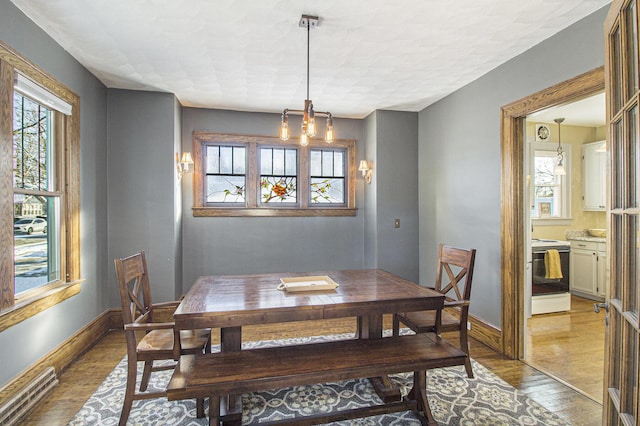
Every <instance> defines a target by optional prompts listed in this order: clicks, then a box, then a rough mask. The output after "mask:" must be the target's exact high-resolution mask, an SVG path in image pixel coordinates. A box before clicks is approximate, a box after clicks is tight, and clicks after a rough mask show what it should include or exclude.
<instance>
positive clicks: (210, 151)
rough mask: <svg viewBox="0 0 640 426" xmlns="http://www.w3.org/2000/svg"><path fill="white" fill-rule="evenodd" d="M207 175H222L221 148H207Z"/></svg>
mask: <svg viewBox="0 0 640 426" xmlns="http://www.w3.org/2000/svg"><path fill="white" fill-rule="evenodd" d="M205 173H216V174H218V173H220V147H219V146H208V147H207V169H206V170H205Z"/></svg>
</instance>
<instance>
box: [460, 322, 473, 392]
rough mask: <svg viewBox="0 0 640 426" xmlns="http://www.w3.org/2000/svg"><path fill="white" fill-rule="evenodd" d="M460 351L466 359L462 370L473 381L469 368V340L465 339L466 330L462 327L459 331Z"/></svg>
mask: <svg viewBox="0 0 640 426" xmlns="http://www.w3.org/2000/svg"><path fill="white" fill-rule="evenodd" d="M460 349H461V350H462V352H464V353H465V354H467V359H466V361H465V362H464V369H465V370H466V371H467V377H468V378H470V379H473V369H472V368H471V356H470V355H469V339H468V337H467V329H466V327H463V329H462V330H460Z"/></svg>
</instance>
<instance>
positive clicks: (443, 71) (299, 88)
mask: <svg viewBox="0 0 640 426" xmlns="http://www.w3.org/2000/svg"><path fill="white" fill-rule="evenodd" d="M11 1H12V2H13V3H14V4H15V5H16V6H17V7H19V8H20V9H21V10H22V11H23V12H24V13H25V14H26V15H27V16H29V17H30V18H31V19H32V20H33V21H34V22H35V23H36V24H37V25H39V26H40V27H41V28H42V29H44V31H46V32H47V33H48V34H49V35H50V36H51V37H53V38H54V39H55V40H56V41H57V42H58V43H59V44H60V45H62V46H63V47H64V48H65V49H66V50H67V51H68V52H69V53H70V54H71V55H73V56H74V57H75V58H76V59H77V60H78V61H79V62H80V63H82V64H83V65H84V66H85V67H87V68H88V69H89V70H90V71H91V72H92V73H93V74H95V75H96V76H97V77H98V78H99V79H100V80H101V81H102V82H103V83H104V84H105V85H106V86H107V87H111V88H124V89H137V90H154V91H166V92H171V93H174V94H175V95H176V96H177V98H178V99H179V101H180V102H181V103H182V104H183V105H184V106H194V107H207V108H220V109H232V110H241V111H262V112H281V111H282V110H283V109H284V108H293V109H301V108H302V107H303V101H304V99H305V95H306V30H305V29H301V28H300V27H298V21H299V19H300V16H301V15H302V14H310V15H317V16H319V17H320V23H319V25H318V27H317V28H316V29H313V30H311V54H310V56H311V57H310V63H311V75H310V98H311V99H313V101H314V106H315V108H316V110H319V111H327V110H328V111H331V112H332V113H333V115H335V116H339V117H353V118H362V117H365V116H366V115H368V114H369V113H371V112H372V111H374V110H376V109H391V110H404V111H420V110H421V109H423V108H425V107H426V106H428V105H430V104H432V103H433V102H435V101H437V100H439V99H441V98H443V97H445V96H446V95H448V94H449V93H451V92H453V91H455V90H456V89H458V88H460V87H462V86H464V85H465V84H467V83H470V82H471V81H473V80H475V79H477V78H478V77H480V76H482V75H483V74H485V73H487V72H488V71H490V70H492V69H493V68H495V67H497V66H498V65H500V64H502V63H504V62H506V61H507V60H509V59H510V58H512V57H514V56H516V55H518V54H520V53H522V52H524V51H525V50H527V49H529V48H530V47H532V46H534V45H536V44H538V43H539V42H541V41H542V40H544V39H546V38H548V37H550V36H551V35H553V34H555V33H557V32H558V31H560V30H562V29H564V28H566V27H567V26H569V25H570V24H572V23H574V22H576V21H578V20H580V19H581V18H583V17H585V16H587V15H589V14H590V13H592V12H594V11H595V10H597V9H599V8H600V7H602V6H604V5H606V4H608V3H609V2H610V0H529V1H524V0H455V1H446V0H402V1H390V0H367V1H364V0H361V1H355V0H351V1H347V0H322V1H318V0H224V1H222V0H135V1H131V0H11Z"/></svg>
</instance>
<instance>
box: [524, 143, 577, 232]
mask: <svg viewBox="0 0 640 426" xmlns="http://www.w3.org/2000/svg"><path fill="white" fill-rule="evenodd" d="M562 149H563V151H564V154H563V155H564V160H563V163H564V166H565V170H566V175H554V169H555V166H556V164H557V162H558V152H557V145H553V147H551V146H550V144H548V143H547V144H545V143H536V144H534V145H533V155H532V160H533V164H532V170H533V185H532V192H533V195H532V203H531V218H532V219H570V217H571V211H570V206H571V204H570V200H571V192H570V182H571V177H570V173H571V161H570V160H571V146H570V145H568V144H567V145H565V144H562Z"/></svg>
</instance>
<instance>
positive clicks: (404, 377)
mask: <svg viewBox="0 0 640 426" xmlns="http://www.w3.org/2000/svg"><path fill="white" fill-rule="evenodd" d="M347 338H353V335H350V334H343V335H332V336H319V337H309V338H296V339H286V340H271V341H260V342H249V343H246V344H243V348H246V349H249V348H257V347H267V346H277V345H285V344H306V343H314V342H321V341H327V340H332V339H347ZM216 350H219V347H216V346H214V347H213V352H215V351H216ZM472 363H473V372H474V374H475V376H476V377H475V378H474V379H469V378H467V375H466V373H465V370H464V367H463V366H459V367H449V368H441V369H436V370H430V371H428V372H427V395H428V399H429V405H430V406H431V411H432V412H433V416H434V417H435V419H436V420H437V421H438V423H439V424H441V425H469V426H470V425H540V426H543V425H544V426H553V425H567V423H566V422H565V421H563V420H562V419H561V418H559V417H558V416H556V415H555V414H553V413H551V412H550V411H548V410H547V409H546V408H544V407H542V406H541V405H540V404H538V403H537V402H535V401H533V400H532V399H530V398H528V397H526V396H524V395H522V394H520V393H519V392H518V391H517V390H516V389H514V388H513V387H512V386H510V385H509V384H507V383H506V382H504V381H503V380H502V379H500V378H499V377H497V376H496V375H494V374H493V373H491V372H490V371H489V370H487V369H486V368H484V367H483V366H482V365H481V364H479V363H477V362H475V361H473V360H472ZM138 369H139V370H138V371H139V372H138V380H139V378H140V376H141V374H142V363H139V366H138ZM170 376H171V371H161V372H158V373H154V374H152V376H151V383H150V384H149V391H156V390H164V388H165V387H166V384H167V382H168V381H169V378H170ZM126 380H127V360H126V357H125V358H123V359H122V361H120V363H119V364H118V365H117V366H116V368H115V369H114V370H113V371H112V372H111V373H110V374H109V376H108V377H107V378H106V379H105V381H104V382H103V383H102V384H101V385H100V387H99V388H98V389H97V390H96V392H95V393H94V394H93V395H92V396H91V397H90V398H89V399H88V400H87V402H86V403H85V405H84V406H83V407H82V408H81V409H80V411H78V413H77V414H76V415H75V416H74V418H73V419H72V420H71V421H70V422H69V425H71V426H80V425H117V424H118V420H119V417H120V410H121V408H122V401H123V400H124V388H125V383H126ZM391 380H392V381H394V382H395V383H396V384H397V385H398V386H399V387H400V389H401V391H402V393H403V395H404V394H406V393H407V392H408V391H409V389H410V387H411V382H412V373H404V374H398V375H393V376H391ZM380 403H381V401H380V399H379V398H378V396H377V395H376V393H375V391H374V390H373V388H372V386H371V385H370V384H369V381H368V380H367V379H362V380H349V381H344V382H337V383H324V384H316V385H310V386H296V387H292V388H287V389H278V390H273V391H266V392H255V393H250V394H245V395H243V397H242V406H243V407H242V410H243V413H242V418H243V424H259V423H261V422H266V421H271V420H277V419H287V418H292V417H301V416H307V415H312V414H318V413H327V412H331V411H335V410H341V409H351V408H358V407H366V406H370V405H373V404H380ZM195 412H196V407H195V400H184V401H167V400H166V399H163V398H159V399H151V400H146V401H145V400H143V401H135V402H134V403H133V408H132V409H131V415H130V417H129V422H128V424H129V425H140V426H147V425H148V426H151V425H153V426H155V425H176V426H177V425H179V426H189V425H207V424H208V418H203V419H197V418H196V414H195ZM332 424H334V425H420V421H419V420H418V419H417V418H416V417H415V416H414V414H413V413H412V412H409V411H408V412H401V413H393V414H385V415H382V416H376V417H368V418H363V419H358V420H349V421H344V422H336V423H332Z"/></svg>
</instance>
